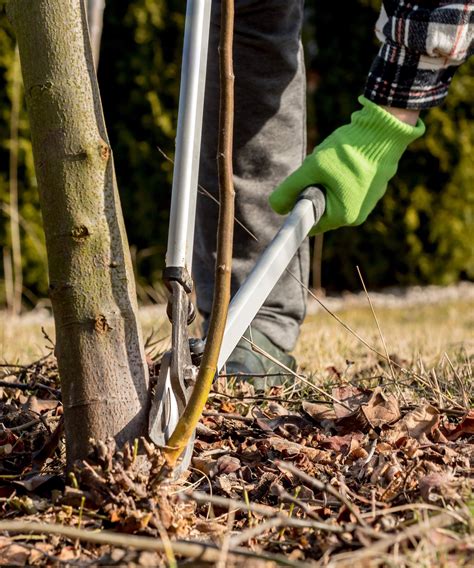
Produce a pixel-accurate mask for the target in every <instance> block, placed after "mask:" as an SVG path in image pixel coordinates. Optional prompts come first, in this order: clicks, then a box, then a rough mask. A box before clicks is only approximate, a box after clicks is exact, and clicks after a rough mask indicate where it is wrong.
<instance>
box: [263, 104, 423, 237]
mask: <svg viewBox="0 0 474 568" xmlns="http://www.w3.org/2000/svg"><path fill="white" fill-rule="evenodd" d="M359 102H360V103H361V104H362V105H363V108H362V109H361V110H358V111H356V112H354V113H353V114H352V117H351V123H350V124H347V125H345V126H342V127H341V128H338V129H337V130H335V131H334V132H333V133H332V134H331V135H330V136H328V137H327V138H326V139H325V140H324V141H323V142H322V143H321V144H320V145H319V146H317V147H316V148H315V150H314V152H313V153H312V154H310V155H309V156H308V157H307V158H306V159H305V161H304V162H303V164H302V165H301V166H300V167H299V168H298V169H297V170H296V171H295V172H293V173H292V174H291V175H290V176H289V177H288V178H286V179H285V180H284V181H283V182H282V183H281V184H280V185H279V186H278V187H277V188H276V189H275V190H274V191H273V193H272V194H271V195H270V198H269V200H270V205H271V207H272V208H273V209H274V210H275V211H276V212H277V213H280V214H282V215H283V214H286V213H289V212H290V211H291V209H292V208H293V206H294V204H295V202H296V200H297V198H298V195H299V194H300V193H301V192H302V191H303V189H305V188H306V187H308V186H310V185H318V184H319V185H322V186H324V188H325V189H326V210H325V212H324V215H323V216H322V217H321V220H320V221H319V223H317V224H316V225H315V226H314V227H313V229H312V230H311V233H310V234H311V235H316V234H318V233H324V232H326V231H330V230H332V229H337V228H338V227H342V226H345V225H360V224H361V223H363V222H364V221H365V220H366V219H367V216H368V215H369V213H370V212H371V211H372V209H373V208H374V207H375V205H376V203H377V201H378V200H379V199H380V198H381V197H382V196H383V195H384V193H385V190H386V189H387V183H388V181H389V180H390V179H391V178H392V177H393V176H394V174H395V172H396V171H397V167H398V161H399V160H400V158H401V156H402V154H403V152H404V151H405V149H406V147H407V146H408V144H409V143H410V142H412V141H413V140H416V139H417V138H419V137H420V136H422V135H423V133H424V132H425V125H424V124H423V122H422V121H421V119H418V122H417V124H416V126H411V125H409V124H407V123H405V122H402V121H401V120H399V119H398V118H395V117H394V116H392V115H391V114H390V113H389V112H387V111H386V110H384V109H383V108H382V107H380V106H378V105H376V104H375V103H373V102H371V101H369V100H368V99H366V98H365V97H359Z"/></svg>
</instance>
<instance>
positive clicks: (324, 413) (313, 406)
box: [301, 401, 336, 422]
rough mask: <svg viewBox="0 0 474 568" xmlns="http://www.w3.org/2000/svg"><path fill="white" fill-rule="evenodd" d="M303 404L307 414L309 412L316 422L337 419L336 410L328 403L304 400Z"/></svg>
mask: <svg viewBox="0 0 474 568" xmlns="http://www.w3.org/2000/svg"><path fill="white" fill-rule="evenodd" d="M301 406H302V408H303V410H304V411H305V412H306V414H308V415H309V416H310V417H311V418H312V419H313V420H315V421H316V422H322V421H323V420H335V419H336V411H335V410H334V408H332V407H331V406H329V405H327V404H321V403H315V402H306V401H303V404H302V405H301Z"/></svg>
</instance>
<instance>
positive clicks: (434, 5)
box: [364, 0, 474, 109]
mask: <svg viewBox="0 0 474 568" xmlns="http://www.w3.org/2000/svg"><path fill="white" fill-rule="evenodd" d="M375 32H376V35H377V37H378V38H379V39H380V40H381V41H382V46H381V48H380V50H379V53H378V55H377V57H376V58H375V60H374V62H373V64H372V67H371V69H370V72H369V76H368V79H367V84H366V88H365V93H364V94H365V96H366V97H367V98H368V99H370V100H371V101H373V102H375V103H377V104H380V105H386V106H393V107H399V108H412V109H423V108H430V107H433V106H437V105H439V104H440V103H441V102H442V101H443V100H444V98H445V97H446V95H447V93H448V88H449V84H450V83H451V79H452V78H453V76H454V73H455V71H456V69H457V68H458V67H459V65H460V64H461V63H462V62H463V61H464V60H466V59H467V58H468V57H469V56H470V55H472V54H473V52H474V46H473V43H474V42H473V36H474V2H473V1H472V0H471V1H467V2H452V1H451V2H435V1H430V0H418V1H417V2H410V1H408V0H406V1H404V0H401V1H397V0H385V1H384V2H383V5H382V10H381V12H380V16H379V19H378V21H377V23H376V26H375Z"/></svg>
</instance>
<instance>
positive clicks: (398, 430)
mask: <svg viewBox="0 0 474 568" xmlns="http://www.w3.org/2000/svg"><path fill="white" fill-rule="evenodd" d="M439 419H440V415H439V412H438V410H437V409H436V408H435V407H434V406H432V405H431V404H424V405H423V406H419V407H418V408H415V409H414V410H412V411H411V412H409V413H408V414H406V415H405V416H404V417H403V418H402V419H401V420H399V421H398V422H396V423H395V424H394V425H393V426H392V427H391V428H390V430H387V431H386V432H385V433H384V438H385V440H387V441H389V442H392V443H397V442H399V441H400V440H401V439H402V438H407V437H408V438H414V439H415V440H417V441H418V442H420V443H421V444H427V443H429V439H428V435H430V434H432V433H433V432H434V431H435V430H436V428H437V427H438V424H439Z"/></svg>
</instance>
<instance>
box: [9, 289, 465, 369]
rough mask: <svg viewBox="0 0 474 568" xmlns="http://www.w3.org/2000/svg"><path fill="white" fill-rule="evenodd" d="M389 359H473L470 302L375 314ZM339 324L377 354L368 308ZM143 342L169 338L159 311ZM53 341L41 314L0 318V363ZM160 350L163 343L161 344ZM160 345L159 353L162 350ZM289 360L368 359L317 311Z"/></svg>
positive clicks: (28, 357)
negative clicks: (148, 339)
mask: <svg viewBox="0 0 474 568" xmlns="http://www.w3.org/2000/svg"><path fill="white" fill-rule="evenodd" d="M376 313H377V317H378V319H379V323H380V326H381V329H382V332H383V335H384V337H385V341H386V344H387V347H388V351H389V353H390V354H395V355H396V356H397V358H399V359H403V360H405V361H407V362H409V364H415V365H417V364H418V363H419V361H420V360H422V361H423V364H424V365H427V366H435V365H436V364H437V363H438V362H439V361H440V360H441V359H442V358H443V357H444V354H445V353H447V354H448V356H449V357H450V359H451V360H453V359H454V360H457V359H458V358H459V357H461V358H462V359H463V360H465V358H466V357H467V358H469V357H470V356H472V354H473V353H474V319H473V313H474V301H472V300H469V301H445V302H441V303H438V304H430V305H422V306H411V307H410V308H409V309H406V310H403V309H390V308H381V309H380V308H379V309H376ZM337 316H338V317H339V318H341V319H342V320H343V321H344V323H346V324H347V325H348V326H349V327H351V328H352V329H353V330H354V331H356V332H357V334H359V335H360V336H361V337H362V338H364V339H365V340H366V341H367V343H369V344H370V345H371V346H373V347H374V348H376V349H377V350H378V351H381V352H382V351H383V346H382V342H381V339H380V335H379V333H378V330H377V326H376V324H375V321H374V318H373V315H372V313H371V310H370V307H369V306H368V305H367V307H366V308H361V307H357V308H348V309H343V310H340V311H338V312H337ZM140 320H141V323H142V326H143V333H144V336H145V337H148V336H150V335H151V334H153V336H154V338H155V339H160V338H166V337H167V336H168V335H169V330H170V328H169V324H168V321H167V318H166V316H165V314H164V310H163V308H162V307H160V306H155V307H152V308H145V309H143V310H141V311H140ZM42 327H43V328H44V329H45V331H46V333H47V334H48V335H49V336H50V337H51V338H52V339H53V340H54V325H53V321H52V319H51V317H49V316H48V314H47V312H45V311H42V312H38V313H36V314H35V313H31V314H28V315H27V316H25V317H22V318H11V317H7V316H6V315H5V313H1V312H0V361H8V362H9V363H21V364H27V363H29V362H31V361H33V360H35V359H38V358H39V357H41V356H42V355H44V354H45V353H46V352H47V348H48V342H47V341H46V340H45V338H44V336H43V333H42V331H41V328H42ZM163 344H164V345H166V339H165V340H164V341H163ZM163 344H162V345H161V347H163V346H164V345H163ZM295 354H296V356H297V358H298V361H299V363H300V365H301V366H302V367H303V368H304V369H305V370H306V371H307V372H315V371H318V370H319V371H320V370H322V369H326V368H327V367H328V366H334V367H336V368H337V369H338V370H341V371H344V369H346V367H347V363H346V361H354V365H351V366H350V367H351V372H355V371H357V369H358V368H362V367H367V359H368V358H373V355H372V354H371V353H370V351H368V349H367V347H366V346H365V345H363V344H362V343H361V342H360V341H359V340H358V339H357V338H355V337H354V336H353V335H352V334H351V333H350V332H348V331H347V330H345V329H344V328H343V327H342V326H341V324H340V323H339V322H337V321H336V320H335V319H334V318H333V317H332V316H331V315H329V314H328V313H326V312H324V311H320V312H319V313H317V314H316V315H311V316H308V317H307V318H306V321H305V323H304V324H303V327H302V330H301V337H300V341H299V343H298V346H297V348H296V351H295Z"/></svg>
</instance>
